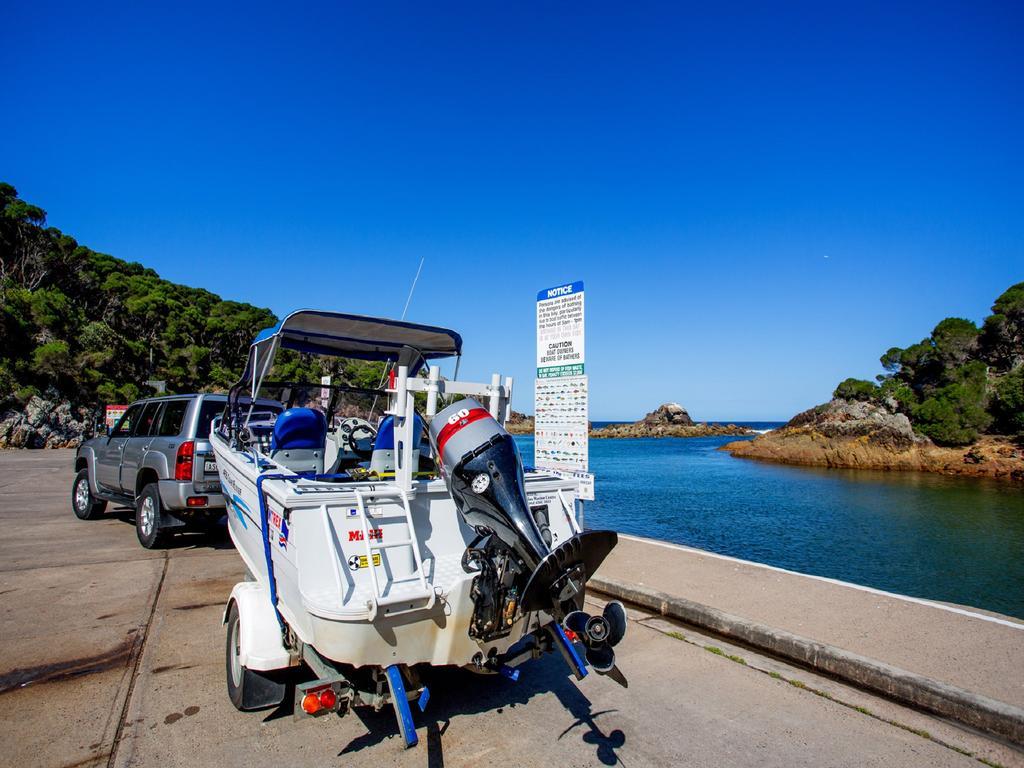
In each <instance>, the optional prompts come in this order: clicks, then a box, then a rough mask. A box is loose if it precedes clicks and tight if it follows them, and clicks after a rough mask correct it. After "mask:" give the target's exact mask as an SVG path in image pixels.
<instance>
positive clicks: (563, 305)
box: [533, 281, 594, 499]
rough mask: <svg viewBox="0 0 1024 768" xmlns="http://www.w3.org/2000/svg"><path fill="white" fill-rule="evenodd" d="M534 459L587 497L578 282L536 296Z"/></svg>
mask: <svg viewBox="0 0 1024 768" xmlns="http://www.w3.org/2000/svg"><path fill="white" fill-rule="evenodd" d="M533 391H534V397H533V413H534V427H533V429H534V463H535V464H536V465H537V467H538V468H539V469H545V470H549V471H556V472H558V473H559V474H560V475H561V476H562V477H567V476H568V477H573V478H574V479H576V480H578V481H579V483H580V498H583V499H593V498H594V493H593V488H594V482H593V480H594V478H593V475H588V474H587V468H588V467H589V464H590V459H589V455H590V454H589V446H588V430H589V427H590V421H589V413H590V409H589V406H588V400H589V399H588V394H587V377H586V375H585V374H584V348H583V282H582V281H577V282H574V283H566V284H564V285H556V286H555V287H554V288H546V289H544V290H543V291H541V292H540V293H538V294H537V379H536V381H535V383H534V390H533Z"/></svg>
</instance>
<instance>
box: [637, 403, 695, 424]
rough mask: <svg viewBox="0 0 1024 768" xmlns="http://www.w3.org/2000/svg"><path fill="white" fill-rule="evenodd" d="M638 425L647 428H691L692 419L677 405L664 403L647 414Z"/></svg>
mask: <svg viewBox="0 0 1024 768" xmlns="http://www.w3.org/2000/svg"><path fill="white" fill-rule="evenodd" d="M638 423H640V424H645V425H647V426H649V427H674V426H681V427H692V426H693V419H691V418H690V414H689V413H687V412H686V409H685V408H683V406H681V405H680V404H679V403H665V404H664V405H659V406H658V408H657V410H654V411H651V412H650V413H648V414H647V415H646V416H644V417H643V418H642V419H640V421H639V422H638Z"/></svg>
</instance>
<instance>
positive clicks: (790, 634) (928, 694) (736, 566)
mask: <svg viewBox="0 0 1024 768" xmlns="http://www.w3.org/2000/svg"><path fill="white" fill-rule="evenodd" d="M591 585H592V587H593V588H594V589H595V590H596V591H598V592H601V593H603V594H605V595H608V596H612V597H616V598H619V599H622V600H626V601H629V602H631V603H634V604H636V605H639V606H642V607H644V608H646V609H648V610H652V611H655V612H658V613H660V614H662V615H664V616H667V617H669V618H672V619H676V620H678V621H682V622H685V623H687V624H691V625H693V626H696V627H699V628H701V629H704V630H708V631H711V632H714V633H716V634H718V635H721V636H723V637H727V638H729V639H732V640H735V641H738V642H741V643H744V644H746V645H749V646H751V647H754V648H756V649H758V650H761V651H764V652H767V653H770V654H773V655H775V656H778V657H780V658H784V659H786V660H788V661H793V662H797V663H799V664H801V665H804V666H807V667H809V668H812V669H814V670H816V671H819V672H823V673H825V674H828V675H830V676H833V677H836V678H839V679H842V680H845V681H847V682H850V683H853V684H854V685H857V686H860V687H863V688H866V689H868V690H871V691H874V692H877V693H880V694H883V695H884V696H887V697H889V698H892V699H894V700H896V701H899V702H901V703H904V704H908V705H911V706H914V707H917V708H920V709H923V710H926V711H928V712H932V713H934V714H937V715H941V716H944V717H948V718H951V719H953V720H956V721H958V722H961V723H964V724H966V725H969V726H971V727H974V728H978V729H980V730H983V731H986V732H988V733H992V734H994V735H997V736H999V737H1001V738H1005V739H1008V740H1010V741H1012V742H1014V743H1016V744H1020V745H1024V708H1022V705H1024V672H1022V670H1024V623H1022V622H1019V621H1017V620H1015V619H1012V618H1009V617H1005V616H996V615H993V614H986V613H982V612H980V611H973V610H971V609H966V608H961V607H958V606H949V605H945V604H941V603H935V602H932V601H927V600H921V599H917V598H910V597H906V596H902V595H894V594H891V593H886V592H883V591H880V590H875V589H870V588H865V587H861V586H858V585H853V584H846V583H844V582H839V581H835V580H832V579H823V578H820V577H813V576H806V575H804V574H798V573H794V572H791V571H785V570H782V569H778V568H772V567H769V566H763V565H760V564H757V563H750V562H746V561H742V560H737V559H734V558H729V557H724V556H720V555H715V554H712V553H707V552H702V551H700V550H695V549H691V548H688V547H680V546H676V545H670V544H666V543H664V542H658V541H651V540H646V539H640V538H636V537H630V536H624V537H622V538H621V540H620V544H619V547H617V548H616V550H615V551H614V552H613V554H612V555H611V556H610V557H609V559H608V561H607V562H606V563H605V565H604V566H602V569H601V571H600V573H599V575H598V576H597V577H596V578H595V579H593V580H592V582H591ZM712 605H713V606H714V607H712Z"/></svg>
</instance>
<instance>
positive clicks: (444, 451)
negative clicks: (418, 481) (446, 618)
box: [430, 399, 618, 640]
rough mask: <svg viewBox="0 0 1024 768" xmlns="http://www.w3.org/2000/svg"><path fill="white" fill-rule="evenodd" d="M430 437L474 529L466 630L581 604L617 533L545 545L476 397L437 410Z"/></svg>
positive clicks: (476, 633)
mask: <svg viewBox="0 0 1024 768" xmlns="http://www.w3.org/2000/svg"><path fill="white" fill-rule="evenodd" d="M430 440H431V443H432V445H433V448H434V456H435V457H436V458H437V461H438V463H439V465H440V467H441V471H442V474H443V475H444V478H445V482H446V483H447V485H448V490H449V492H450V493H451V495H452V498H453V499H454V500H455V505H456V507H457V508H458V510H459V512H460V513H461V514H462V517H463V519H464V520H465V521H466V523H467V524H468V525H470V526H472V527H473V528H474V529H475V530H476V532H477V534H478V538H477V539H476V540H475V541H474V542H473V543H472V544H471V545H470V546H469V548H468V549H467V550H466V555H465V556H464V558H463V564H464V565H465V566H467V567H469V566H472V567H474V568H475V569H477V570H479V571H480V574H479V576H477V578H476V579H475V580H474V585H473V593H472V594H473V601H474V605H475V611H474V615H473V619H472V621H471V625H470V634H471V635H472V636H473V637H477V638H479V639H482V640H490V639H493V638H496V637H501V636H503V635H505V634H507V633H508V632H509V631H510V630H511V628H512V625H513V624H514V623H515V620H516V618H518V616H520V615H521V613H522V612H526V611H537V610H543V611H546V612H547V613H549V614H551V615H552V616H553V617H554V618H555V619H556V621H559V622H561V621H562V620H563V618H564V617H565V616H566V615H567V614H569V613H572V612H573V611H579V610H580V609H581V608H582V606H583V596H584V589H585V585H586V581H587V579H588V578H590V576H592V575H593V573H594V571H595V570H596V569H597V567H598V566H599V565H600V564H601V562H603V561H604V559H605V557H607V555H608V553H609V552H611V550H612V548H613V547H614V546H615V544H616V542H617V540H618V537H617V536H616V534H615V533H614V532H613V531H586V532H584V533H580V534H577V535H575V536H572V537H570V538H568V539H566V540H565V541H563V542H561V543H560V544H558V546H556V547H554V548H553V549H552V548H551V547H549V546H548V544H547V543H545V540H544V536H543V535H542V533H541V529H540V527H539V525H538V521H537V519H536V518H535V517H534V513H533V512H532V511H531V510H530V505H529V503H528V502H527V499H526V489H525V484H524V479H523V464H522V460H521V459H520V457H519V449H518V448H517V447H516V444H515V441H514V440H513V439H512V436H511V435H510V434H509V433H508V432H506V431H505V430H504V429H503V428H502V426H501V425H500V424H498V422H497V421H496V420H495V419H494V418H493V417H492V416H491V415H490V413H488V411H487V410H486V409H485V408H483V407H482V406H481V405H480V404H479V403H478V402H476V401H475V400H471V399H466V400H460V401H459V402H457V403H454V404H452V405H450V406H448V407H447V408H445V409H444V410H443V411H441V412H440V413H438V414H437V415H436V416H435V417H434V419H433V421H432V422H431V425H430Z"/></svg>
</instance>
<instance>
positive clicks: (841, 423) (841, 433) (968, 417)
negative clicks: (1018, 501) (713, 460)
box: [721, 283, 1024, 482]
mask: <svg viewBox="0 0 1024 768" xmlns="http://www.w3.org/2000/svg"><path fill="white" fill-rule="evenodd" d="M881 364H882V368H883V369H884V370H885V373H883V374H880V375H879V376H877V377H876V381H875V382H872V381H865V380H861V379H846V380H845V381H843V382H841V383H840V384H839V386H838V387H837V388H836V390H835V392H834V393H833V399H832V400H831V401H830V402H828V403H825V404H823V405H819V406H816V407H814V408H811V409H810V410H807V411H804V412H803V413H800V414H797V415H796V416H794V417H793V418H792V419H791V420H790V421H789V422H788V423H787V424H786V425H785V426H784V427H782V428H780V429H777V430H774V431H773V432H769V433H768V434H766V435H762V436H760V437H758V438H756V439H754V440H747V441H742V442H740V441H737V442H732V443H728V444H727V445H724V446H722V449H721V450H725V451H729V452H731V453H732V455H733V456H738V457H742V458H750V459H764V460H767V461H777V462H781V463H785V464H806V465H813V466H822V467H851V468H860V469H892V470H920V471H926V472H941V473H943V474H954V475H967V476H973V477H992V478H999V479H1007V480H1012V481H1016V482H1024V283H1017V284H1016V285H1013V286H1011V287H1010V288H1009V289H1008V290H1006V291H1005V292H1004V293H1003V294H1002V295H1001V296H1000V297H999V298H997V299H996V301H995V303H994V304H993V306H992V314H991V315H989V316H988V317H987V318H986V319H985V322H984V323H983V324H982V326H981V327H980V328H979V327H978V326H977V325H975V324H974V323H973V322H972V321H970V320H965V319H963V318H957V317H950V318H946V319H945V320H943V321H942V322H941V323H939V324H938V325H937V326H935V329H934V330H933V331H932V333H931V335H930V336H929V337H928V338H926V339H924V340H922V341H920V342H918V343H917V344H913V345H911V346H909V347H907V348H906V349H901V348H899V347H893V348H892V349H890V350H888V351H887V352H886V353H885V354H884V355H882V357H881ZM876 382H877V383H876Z"/></svg>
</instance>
